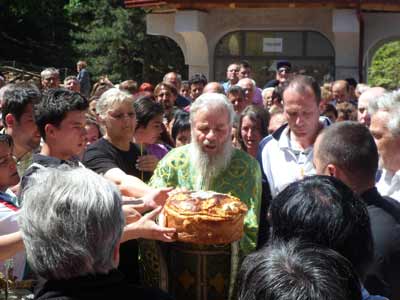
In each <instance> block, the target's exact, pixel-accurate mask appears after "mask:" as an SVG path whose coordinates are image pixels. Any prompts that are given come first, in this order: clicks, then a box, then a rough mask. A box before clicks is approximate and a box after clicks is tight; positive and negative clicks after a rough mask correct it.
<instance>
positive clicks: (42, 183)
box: [19, 166, 124, 280]
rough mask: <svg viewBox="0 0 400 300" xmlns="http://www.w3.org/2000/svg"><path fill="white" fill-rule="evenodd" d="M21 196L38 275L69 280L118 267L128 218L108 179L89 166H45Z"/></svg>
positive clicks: (29, 249)
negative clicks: (119, 245)
mask: <svg viewBox="0 0 400 300" xmlns="http://www.w3.org/2000/svg"><path fill="white" fill-rule="evenodd" d="M21 197H22V199H23V200H22V201H23V203H24V205H23V208H22V209H21V211H20V216H19V224H20V229H21V232H22V238H23V240H24V244H25V249H26V253H27V257H28V262H29V265H30V266H31V268H32V270H33V271H34V272H35V273H37V274H38V275H39V276H41V277H43V278H45V279H50V280H51V279H55V280H59V279H70V278H74V277H78V276H83V275H88V274H96V273H108V272H109V271H110V270H111V269H113V268H115V267H116V266H117V264H118V254H117V253H116V251H118V243H119V241H120V238H121V235H122V229H123V226H124V217H123V213H122V210H121V196H120V193H119V191H118V189H117V187H116V186H115V185H114V184H113V183H111V182H110V181H109V180H106V179H105V178H104V177H102V176H100V175H97V174H96V173H94V172H93V171H90V170H89V169H86V168H75V169H71V168H66V167H65V166H64V167H62V168H61V167H60V168H58V169H55V168H46V169H40V170H38V171H37V172H36V173H35V174H33V175H32V176H31V177H30V178H29V180H28V182H27V185H26V186H25V188H24V190H23V192H22V194H21ZM116 247H117V248H116Z"/></svg>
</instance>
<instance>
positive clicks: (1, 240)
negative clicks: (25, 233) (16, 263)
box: [0, 231, 24, 260]
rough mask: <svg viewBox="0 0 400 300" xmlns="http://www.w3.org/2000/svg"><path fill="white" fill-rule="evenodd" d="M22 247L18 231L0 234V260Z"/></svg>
mask: <svg viewBox="0 0 400 300" xmlns="http://www.w3.org/2000/svg"><path fill="white" fill-rule="evenodd" d="M23 249H24V243H23V242H22V236H21V233H20V232H19V231H17V232H14V233H9V234H5V235H2V236H0V260H5V259H8V258H10V257H12V256H13V255H15V254H16V253H17V252H19V251H21V250H23Z"/></svg>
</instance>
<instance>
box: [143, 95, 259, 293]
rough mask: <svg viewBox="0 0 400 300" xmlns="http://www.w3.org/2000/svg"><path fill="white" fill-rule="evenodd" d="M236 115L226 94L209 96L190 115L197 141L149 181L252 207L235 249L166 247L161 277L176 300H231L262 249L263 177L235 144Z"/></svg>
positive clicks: (198, 101) (176, 152)
mask: <svg viewBox="0 0 400 300" xmlns="http://www.w3.org/2000/svg"><path fill="white" fill-rule="evenodd" d="M234 115H235V113H234V111H233V107H232V105H231V104H230V103H229V101H228V99H227V98H226V97H225V96H224V95H222V94H216V93H206V94H203V95H202V96H200V97H199V98H198V99H196V101H195V102H194V103H193V104H192V107H191V109H190V121H191V135H192V141H191V143H190V144H189V145H186V146H182V147H179V148H176V149H174V150H172V151H171V152H170V153H168V154H167V155H166V156H165V157H164V158H163V159H162V160H161V161H160V162H159V164H158V166H157V168H156V170H155V171H154V175H153V177H152V178H151V180H150V185H151V186H153V187H174V188H186V189H188V190H193V191H199V190H203V191H215V192H219V193H225V194H231V195H233V196H235V197H238V198H239V199H240V200H241V201H242V202H244V203H245V204H246V205H247V207H248V212H247V215H246V217H245V221H244V236H243V238H242V239H241V240H240V241H238V242H236V243H232V244H231V245H210V246H202V245H194V244H184V243H175V244H174V245H170V246H168V245H164V246H163V245H161V248H160V250H159V252H160V253H161V255H163V256H164V258H165V262H160V264H161V265H162V264H164V263H165V265H166V267H167V269H168V272H167V273H168V274H164V275H162V274H161V281H162V278H164V279H165V285H164V286H163V284H161V287H164V288H166V289H167V290H168V291H169V292H170V293H171V294H172V295H173V296H175V298H176V299H178V300H180V299H184V298H186V299H189V298H193V300H195V299H207V300H213V299H228V298H230V297H232V294H233V288H234V281H235V278H236V272H237V269H238V267H239V264H240V261H241V260H242V258H243V257H244V256H245V255H247V254H249V253H250V252H252V251H254V250H255V248H256V243H257V233H258V224H259V213H260V204H261V172H260V167H259V164H258V163H257V161H256V160H255V159H254V158H252V157H251V156H250V155H248V154H247V153H245V152H244V151H241V150H238V149H235V148H234V147H233V146H232V142H231V130H232V124H233V119H234ZM144 256H146V255H144Z"/></svg>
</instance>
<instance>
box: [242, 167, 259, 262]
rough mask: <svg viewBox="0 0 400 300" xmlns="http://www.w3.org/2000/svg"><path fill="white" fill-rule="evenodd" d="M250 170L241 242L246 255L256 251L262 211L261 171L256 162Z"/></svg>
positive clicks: (243, 199)
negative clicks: (246, 209)
mask: <svg viewBox="0 0 400 300" xmlns="http://www.w3.org/2000/svg"><path fill="white" fill-rule="evenodd" d="M250 170H252V172H251V174H252V176H249V178H248V188H247V189H246V190H247V191H248V195H247V197H243V198H241V200H242V201H243V202H245V203H246V205H247V208H248V211H247V214H246V217H245V219H244V236H243V239H242V241H241V248H242V251H243V253H244V254H245V255H247V254H249V253H251V252H253V251H254V250H255V249H256V246H257V238H258V229H259V222H260V209H261V171H260V166H259V165H258V163H257V162H256V161H255V160H254V161H252V163H251V164H250Z"/></svg>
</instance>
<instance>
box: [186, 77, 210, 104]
mask: <svg viewBox="0 0 400 300" xmlns="http://www.w3.org/2000/svg"><path fill="white" fill-rule="evenodd" d="M207 82H208V81H207V78H206V77H205V76H204V75H203V74H194V75H193V76H192V77H191V78H190V81H189V84H190V97H191V98H192V100H193V101H196V99H197V98H198V97H199V96H200V95H201V94H202V93H203V89H204V87H205V86H206V84H207Z"/></svg>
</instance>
